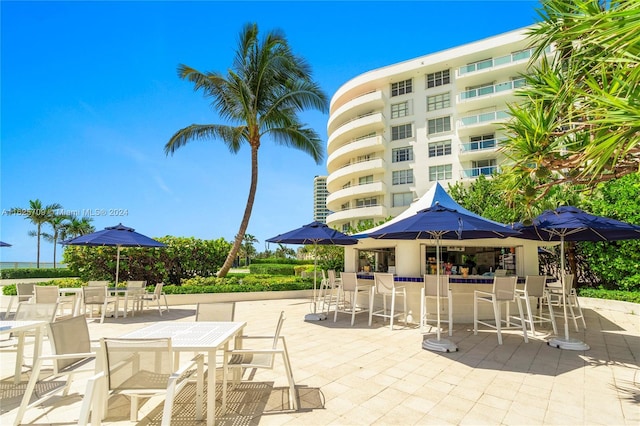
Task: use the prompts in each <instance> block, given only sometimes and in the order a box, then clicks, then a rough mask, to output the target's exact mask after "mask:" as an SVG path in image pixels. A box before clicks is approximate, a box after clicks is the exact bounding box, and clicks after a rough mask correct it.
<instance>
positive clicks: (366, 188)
mask: <svg viewBox="0 0 640 426" xmlns="http://www.w3.org/2000/svg"><path fill="white" fill-rule="evenodd" d="M386 192H387V185H385V183H384V182H382V181H378V182H371V183H366V184H363V185H354V186H350V187H348V188H343V189H340V190H338V191H335V192H332V193H330V194H329V196H328V197H327V205H338V206H340V205H342V204H345V203H346V202H347V201H352V200H354V199H356V198H365V197H372V196H375V195H381V194H386Z"/></svg>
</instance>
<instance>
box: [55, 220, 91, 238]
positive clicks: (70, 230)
mask: <svg viewBox="0 0 640 426" xmlns="http://www.w3.org/2000/svg"><path fill="white" fill-rule="evenodd" d="M91 222H93V218H90V217H86V216H85V217H82V218H80V219H78V218H77V217H75V216H71V218H70V219H69V221H68V222H67V223H66V224H65V226H64V228H63V229H62V230H61V234H60V239H61V240H67V239H69V238H75V237H79V236H80V235H86V234H90V233H92V232H94V231H95V230H96V228H94V226H93V225H92V224H91Z"/></svg>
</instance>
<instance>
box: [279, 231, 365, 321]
mask: <svg viewBox="0 0 640 426" xmlns="http://www.w3.org/2000/svg"><path fill="white" fill-rule="evenodd" d="M266 241H268V242H270V243H280V244H313V313H311V314H308V315H307V316H306V317H305V319H306V320H308V321H318V320H323V319H325V318H326V316H325V315H324V314H318V313H316V281H317V278H316V276H317V272H316V269H317V265H318V256H317V246H318V245H341V246H346V245H353V244H358V240H357V239H356V238H354V237H352V236H350V235H346V234H343V233H342V232H340V231H337V230H335V229H332V228H329V227H328V226H327V225H326V224H324V223H321V222H311V223H308V224H306V225H303V226H301V227H300V228H296V229H294V230H292V231H289V232H285V233H284V234H280V235H277V236H275V237H273V238H268V239H267V240H266Z"/></svg>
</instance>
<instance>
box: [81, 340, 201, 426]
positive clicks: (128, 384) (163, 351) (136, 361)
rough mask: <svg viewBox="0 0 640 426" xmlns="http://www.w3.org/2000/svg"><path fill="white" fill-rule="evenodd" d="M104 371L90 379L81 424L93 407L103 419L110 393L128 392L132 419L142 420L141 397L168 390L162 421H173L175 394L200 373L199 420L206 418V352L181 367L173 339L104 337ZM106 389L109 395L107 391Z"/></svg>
mask: <svg viewBox="0 0 640 426" xmlns="http://www.w3.org/2000/svg"><path fill="white" fill-rule="evenodd" d="M100 355H101V356H100V359H101V360H102V362H101V364H102V371H100V372H98V373H97V374H96V375H94V376H93V377H91V378H90V379H89V380H88V382H87V387H86V391H85V396H84V398H83V401H82V407H81V409H80V419H79V421H78V424H79V425H86V424H87V423H88V421H89V413H90V411H91V408H93V413H92V423H99V421H100V420H101V419H103V418H104V417H105V416H106V413H105V412H104V408H105V406H107V403H108V398H109V396H110V395H125V396H127V397H129V398H130V399H131V413H130V421H132V422H137V421H138V411H139V404H138V403H139V398H148V397H151V396H155V395H162V394H164V395H165V397H164V409H163V412H162V423H161V424H162V425H163V426H164V425H167V426H168V425H170V424H171V411H172V409H173V402H174V399H175V396H176V395H177V394H178V393H179V392H180V390H182V388H183V387H184V386H185V385H186V384H187V383H189V380H187V379H189V378H190V377H192V376H194V375H196V376H197V385H196V386H197V388H196V420H201V419H202V408H203V405H204V378H203V376H204V364H203V359H204V357H203V355H202V354H200V355H198V356H196V357H195V358H194V359H193V360H192V361H191V362H190V363H189V364H187V365H185V366H183V367H182V368H180V369H177V366H176V365H174V362H173V359H174V354H173V352H172V350H171V339H170V338H163V339H115V338H114V339H112V338H102V339H100ZM105 390H106V391H107V395H105V394H104V392H105Z"/></svg>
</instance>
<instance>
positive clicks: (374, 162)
mask: <svg viewBox="0 0 640 426" xmlns="http://www.w3.org/2000/svg"><path fill="white" fill-rule="evenodd" d="M385 168H386V162H385V161H384V160H383V159H382V158H372V159H370V160H366V161H361V162H356V163H348V164H346V165H345V166H343V167H342V168H339V169H337V170H336V171H334V172H331V173H329V176H328V177H327V190H328V191H329V192H336V191H339V190H340V189H341V188H342V187H343V186H344V185H345V184H346V183H348V182H351V179H355V178H358V177H360V176H365V175H367V174H374V173H382V172H384V171H385Z"/></svg>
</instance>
